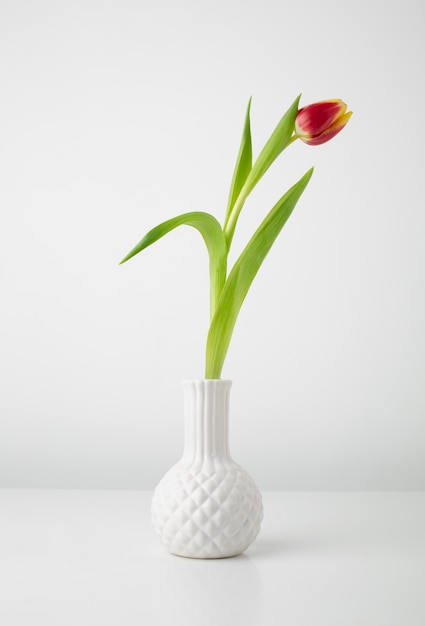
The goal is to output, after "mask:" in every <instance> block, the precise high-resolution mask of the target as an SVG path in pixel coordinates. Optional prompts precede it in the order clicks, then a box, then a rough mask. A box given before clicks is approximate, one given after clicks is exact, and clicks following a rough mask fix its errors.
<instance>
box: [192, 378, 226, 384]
mask: <svg viewBox="0 0 425 626" xmlns="http://www.w3.org/2000/svg"><path fill="white" fill-rule="evenodd" d="M181 382H182V383H183V384H184V383H231V382H232V381H231V380H230V379H229V378H183V379H182V381H181Z"/></svg>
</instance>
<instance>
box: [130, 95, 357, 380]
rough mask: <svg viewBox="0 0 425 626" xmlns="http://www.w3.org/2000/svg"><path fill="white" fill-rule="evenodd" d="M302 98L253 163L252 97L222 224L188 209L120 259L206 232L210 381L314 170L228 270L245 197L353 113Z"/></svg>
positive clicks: (329, 102)
mask: <svg viewBox="0 0 425 626" xmlns="http://www.w3.org/2000/svg"><path fill="white" fill-rule="evenodd" d="M299 99H300V98H299V97H298V98H296V100H295V101H294V102H293V104H292V105H291V106H290V108H289V109H288V111H287V112H286V113H285V115H284V116H283V117H282V119H281V120H280V122H279V124H278V125H277V126H276V128H275V130H274V131H273V133H272V135H271V136H270V138H269V140H268V141H267V143H266V144H265V146H264V148H263V149H262V150H261V152H260V154H259V155H258V157H257V159H256V161H255V163H254V164H252V145H251V125H250V107H251V101H249V103H248V108H247V112H246V116H245V123H244V128H243V133H242V141H241V146H240V149H239V154H238V158H237V160H236V167H235V171H234V174H233V178H232V183H231V185H230V193H229V201H228V205H227V211H226V216H225V219H224V224H223V226H221V225H220V223H219V222H218V220H217V219H216V218H215V217H214V216H213V215H211V214H210V213H205V212H198V211H196V212H191V213H184V214H183V215H179V216H177V217H174V218H172V219H170V220H167V221H166V222H163V223H162V224H159V226H156V227H155V228H153V229H152V230H150V231H149V232H148V233H147V234H146V235H145V236H144V237H143V239H142V240H141V241H139V243H138V244H137V245H136V246H135V247H134V248H133V249H132V250H131V251H130V252H129V253H128V254H127V256H126V257H125V258H124V259H123V260H122V261H121V263H125V262H126V261H128V260H129V259H131V258H132V257H134V256H135V255H136V254H138V253H139V252H141V251H142V250H144V249H145V248H147V247H148V246H150V245H152V244H153V243H155V241H158V239H160V238H161V237H163V236H164V235H165V234H167V233H169V232H170V231H172V230H174V229H175V228H177V227H178V226H182V225H187V226H193V227H194V228H196V229H197V230H198V231H199V232H200V233H201V235H202V237H203V239H204V241H205V245H206V246H207V249H208V254H209V269H210V317H211V323H210V328H209V332H208V338H207V346H206V365H205V378H206V379H219V378H220V376H221V371H222V368H223V363H224V359H225V357H226V354H227V351H228V348H229V344H230V340H231V337H232V333H233V329H234V326H235V323H236V320H237V317H238V314H239V311H240V308H241V306H242V303H243V301H244V299H245V296H246V295H247V293H248V290H249V288H250V286H251V284H252V282H253V280H254V278H255V275H256V274H257V272H258V270H259V268H260V266H261V264H262V262H263V261H264V259H265V257H266V255H267V253H268V252H269V250H270V248H271V247H272V245H273V243H274V242H275V240H276V238H277V236H278V235H279V233H280V231H281V230H282V228H283V226H284V225H285V223H286V221H287V220H288V218H289V216H290V215H291V213H292V211H293V209H294V207H295V205H296V204H297V202H298V200H299V198H300V196H301V194H302V193H303V191H304V189H305V188H306V186H307V184H308V182H309V180H310V178H311V175H312V173H313V168H311V169H310V170H309V171H308V172H306V174H304V176H303V177H302V178H301V179H300V180H299V181H298V182H297V183H295V185H294V186H293V187H291V188H290V189H289V190H288V191H287V192H286V193H285V194H284V195H283V196H282V197H281V198H280V199H279V200H278V201H277V203H276V204H275V205H274V207H273V208H272V209H271V211H270V212H269V213H268V215H267V216H266V218H265V219H264V220H263V222H262V223H261V224H260V226H259V227H258V229H257V230H256V231H255V233H254V234H253V236H252V237H251V239H250V241H249V242H248V244H247V245H246V247H245V249H244V250H243V252H242V254H241V255H240V256H239V258H238V259H237V261H236V262H235V264H234V265H233V267H232V268H231V270H230V271H228V266H227V259H228V255H229V251H230V247H231V244H232V239H233V235H234V232H235V228H236V224H237V221H238V218H239V215H240V212H241V210H242V208H243V206H244V204H245V201H246V199H247V198H248V196H249V195H250V193H251V192H252V190H253V189H254V187H255V186H256V185H257V183H258V182H259V181H260V179H261V178H262V177H263V176H264V174H265V173H266V171H267V170H268V169H269V167H270V166H271V164H272V163H273V162H274V161H275V160H276V159H277V157H278V156H279V155H280V154H281V153H282V152H283V151H284V150H285V148H287V147H288V146H289V145H290V144H292V143H293V142H294V141H295V140H296V139H301V141H303V142H305V143H306V144H309V145H319V144H322V143H325V142H327V141H329V140H330V139H332V138H333V137H334V136H335V135H336V134H337V133H339V132H340V131H341V130H342V129H343V128H344V126H345V125H346V124H347V122H348V120H349V119H350V116H351V112H347V105H346V104H344V102H342V100H325V101H323V102H317V103H315V104H310V105H309V106H306V107H303V108H302V109H298V103H299Z"/></svg>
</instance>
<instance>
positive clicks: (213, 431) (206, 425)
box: [183, 379, 232, 463]
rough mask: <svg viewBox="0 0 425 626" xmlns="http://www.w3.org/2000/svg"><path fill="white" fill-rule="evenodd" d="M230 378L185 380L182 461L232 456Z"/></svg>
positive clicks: (210, 459) (205, 460) (204, 461)
mask: <svg viewBox="0 0 425 626" xmlns="http://www.w3.org/2000/svg"><path fill="white" fill-rule="evenodd" d="M231 385H232V382H231V381H230V380H213V379H205V380H184V381H183V393H184V416H185V437H184V454H183V461H184V462H186V463H194V462H199V463H208V462H213V461H214V460H215V459H222V460H224V459H229V460H230V452H229V395H230V387H231Z"/></svg>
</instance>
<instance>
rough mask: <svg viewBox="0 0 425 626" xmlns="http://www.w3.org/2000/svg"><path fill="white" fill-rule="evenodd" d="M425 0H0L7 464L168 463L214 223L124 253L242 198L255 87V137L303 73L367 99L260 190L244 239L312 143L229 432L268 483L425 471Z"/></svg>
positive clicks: (247, 313) (302, 81)
mask: <svg viewBox="0 0 425 626" xmlns="http://www.w3.org/2000/svg"><path fill="white" fill-rule="evenodd" d="M424 6H425V5H424V4H423V3H420V2H418V1H417V0H407V1H404V2H400V1H395V2H391V3H385V2H383V0H381V1H380V0H368V1H367V2H366V1H365V0H364V1H360V2H356V3H350V4H348V5H341V3H340V2H336V1H333V0H332V1H331V0H327V1H322V2H316V1H315V0H306V1H305V2H303V3H294V2H291V3H290V2H283V1H282V2H278V1H277V0H261V2H260V1H259V0H256V1H242V0H233V1H230V2H229V1H228V0H226V1H224V0H209V1H207V2H206V1H195V0H185V1H174V0H162V1H158V0H155V1H154V0H149V1H147V0H140V1H138V2H135V1H130V0H109V1H104V0H97V1H96V0H75V1H73V2H70V1H69V2H64V1H53V0H51V1H50V2H49V1H48V0H36V1H35V2H32V1H30V0H28V1H26V2H24V1H22V0H13V1H12V0H2V2H1V4H0V29H1V32H0V59H1V61H0V63H1V76H0V90H1V98H0V124H1V128H0V172H1V185H0V203H1V205H0V206H1V231H0V279H1V299H2V304H1V311H0V342H1V343H0V346H1V352H0V381H1V392H0V415H1V419H0V484H1V486H3V487H16V486H18V487H20V486H22V487H32V486H34V487H105V488H110V487H114V488H115V487H118V488H152V487H153V486H154V485H155V484H156V482H157V481H158V479H159V478H160V476H161V475H162V473H163V472H164V471H165V470H166V469H168V467H169V466H170V465H171V464H172V463H173V462H174V461H175V460H177V458H178V457H179V455H180V453H181V446H182V432H183V431H182V394H181V389H180V383H179V381H180V379H182V378H190V377H193V378H201V377H202V376H203V358H204V357H203V350H204V342H205V336H206V331H207V325H208V319H207V318H208V285H207V278H208V274H207V257H206V252H205V250H204V246H203V242H202V240H201V238H200V237H199V236H198V234H197V233H196V232H195V231H192V230H191V229H185V228H183V229H180V230H179V231H178V232H177V231H176V232H175V233H173V234H172V235H169V237H168V238H167V239H166V240H165V239H164V240H163V241H161V242H160V243H158V244H157V245H156V246H154V247H153V248H151V249H149V250H148V251H146V252H145V253H144V254H143V255H140V256H139V257H137V258H136V259H134V260H133V261H131V262H130V263H128V264H127V265H124V266H122V267H118V264H117V263H118V261H119V260H120V259H121V258H122V257H123V255H124V254H125V253H126V252H127V251H128V250H129V249H130V248H131V247H132V246H133V244H135V243H136V242H137V241H138V240H139V239H140V238H141V236H142V235H143V234H144V233H145V232H146V230H148V229H149V228H151V227H152V226H154V225H156V224H157V223H158V222H160V221H162V220H165V219H167V218H169V217H172V216H174V215H176V214H178V213H183V212H186V211H190V210H206V211H210V212H212V213H214V214H215V215H216V216H217V217H218V218H219V219H222V218H223V216H224V209H225V204H226V200H227V192H228V185H229V181H230V177H231V174H232V170H233V165H234V159H235V156H236V152H237V149H238V144H239V139H240V133H241V128H242V121H243V116H244V111H245V106H246V103H247V100H248V97H249V96H250V95H252V96H253V105H252V126H253V141H254V150H255V151H258V149H259V148H260V147H261V145H262V143H263V142H264V141H265V140H266V139H267V136H268V134H269V133H270V132H271V130H272V129H273V127H274V125H275V124H276V123H277V121H278V120H279V118H280V116H281V115H282V114H283V112H284V111H285V110H286V108H287V107H288V106H289V104H290V103H291V102H292V100H293V99H294V98H295V96H296V95H297V94H298V93H299V92H301V91H302V92H303V99H302V103H303V104H307V103H309V102H312V101H315V100H321V99H324V98H328V97H341V98H343V99H344V100H345V101H346V102H348V104H349V106H350V108H351V109H352V110H353V111H354V115H353V118H352V120H351V121H350V123H349V125H348V126H347V128H346V129H345V130H344V131H343V132H342V133H341V135H339V136H338V137H337V138H336V139H335V140H333V141H332V142H330V143H329V144H326V145H324V146H321V147H317V148H313V147H308V146H306V145H304V144H301V143H299V142H298V143H299V145H298V143H297V144H295V145H294V146H292V147H291V148H290V149H289V150H288V151H287V152H286V153H285V154H284V155H282V157H281V158H280V160H279V161H278V162H277V163H276V164H275V165H274V166H273V168H272V169H271V170H270V171H269V172H268V174H267V177H266V178H265V179H264V180H263V181H262V183H261V185H260V186H259V188H258V190H256V191H255V193H254V194H253V195H252V198H251V199H250V200H249V202H248V203H247V205H246V208H245V210H244V213H243V214H242V216H241V220H240V225H239V232H238V233H237V236H236V238H235V254H236V252H238V251H239V250H241V248H242V246H243V245H244V242H245V241H246V240H247V238H248V237H249V236H250V234H251V233H252V232H253V230H254V229H255V228H256V226H257V224H258V223H259V221H260V220H261V219H262V218H263V217H264V215H265V213H266V211H267V210H268V209H269V208H270V207H271V206H272V204H273V203H274V202H275V201H276V199H277V198H278V197H279V196H280V195H281V194H282V193H283V192H284V191H285V189H286V188H287V187H289V186H290V185H291V184H292V183H293V182H294V181H295V180H297V178H299V177H300V176H301V174H303V173H304V172H305V171H306V170H307V169H308V168H309V167H310V166H311V165H315V173H314V176H313V179H312V180H311V183H310V185H309V187H308V189H307V191H306V192H305V194H304V196H303V198H302V199H301V201H300V203H299V205H298V207H297V208H296V210H295V213H294V215H293V216H292V217H291V219H290V221H289V222H288V224H287V227H286V228H285V230H284V231H283V233H282V235H281V238H280V240H279V241H278V242H277V244H276V246H275V248H274V249H273V250H272V252H271V253H270V255H269V257H268V258H267V260H266V262H265V264H264V266H263V267H262V269H261V271H260V273H259V275H258V277H257V279H256V282H255V283H254V286H253V288H252V290H251V292H250V293H249V295H248V298H247V300H246V303H245V305H244V308H243V310H242V313H241V316H240V319H239V322H238V325H237V327H236V331H235V334H234V338H233V342H232V345H231V348H230V352H229V355H228V359H227V362H226V365H225V368H224V371H223V376H224V377H227V378H231V379H233V381H234V385H233V390H232V403H231V413H232V416H231V423H232V425H231V437H232V439H231V448H232V451H233V456H234V457H235V459H236V460H237V461H239V462H240V463H241V464H242V465H244V466H245V467H246V468H247V469H248V470H249V471H250V472H251V474H252V475H253V477H254V478H255V479H256V481H257V483H258V484H259V486H260V487H261V488H263V489H278V488H281V489H419V488H422V489H423V488H425V454H424V438H425V391H424V375H425V357H424V355H425V334H424V319H425V297H424V294H425V285H424V270H425V258H424V257H425V255H424V229H425V209H424V201H423V197H424V194H423V184H422V183H423V171H422V170H423V150H424V148H423V146H424V139H425V135H424V124H423V121H422V118H423V106H424V81H423V58H424V52H425V49H424V48H425V46H424V38H423V33H424V26H425V8H424ZM232 258H234V255H233V257H232Z"/></svg>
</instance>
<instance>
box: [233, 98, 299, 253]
mask: <svg viewBox="0 0 425 626" xmlns="http://www.w3.org/2000/svg"><path fill="white" fill-rule="evenodd" d="M300 97H301V95H299V96H298V97H297V98H295V100H294V102H293V103H292V104H291V106H290V107H289V109H288V110H287V111H286V113H285V115H284V116H283V117H282V119H281V120H280V122H279V124H278V125H277V126H276V128H275V129H274V131H273V132H272V134H271V135H270V137H269V139H268V141H267V142H266V144H265V145H264V148H263V149H262V150H261V152H260V154H259V155H258V157H257V159H256V161H255V163H254V165H253V166H252V169H251V171H250V172H249V174H248V176H247V178H246V181H245V183H244V186H243V187H242V189H241V191H240V193H239V196H238V198H237V200H236V202H235V204H234V206H233V209H232V211H231V213H230V215H229V216H228V219H227V220H226V222H225V227H224V232H225V235H226V240H227V242H228V246H229V247H230V243H231V241H232V239H233V234H234V232H235V227H236V222H237V219H238V217H239V213H240V212H241V209H242V207H243V205H244V203H245V200H246V199H247V197H248V196H249V194H250V193H251V191H252V190H253V189H254V187H255V185H256V184H257V183H258V181H259V180H260V178H262V176H263V175H264V174H265V173H266V171H267V170H268V169H269V167H270V166H271V164H272V163H273V162H274V161H275V160H276V159H277V157H278V156H279V155H280V154H281V152H283V150H284V149H285V148H286V147H287V146H288V145H289V144H290V143H291V137H292V134H293V132H294V128H295V118H296V117H297V113H298V104H299V101H300Z"/></svg>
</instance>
